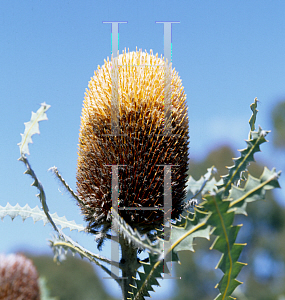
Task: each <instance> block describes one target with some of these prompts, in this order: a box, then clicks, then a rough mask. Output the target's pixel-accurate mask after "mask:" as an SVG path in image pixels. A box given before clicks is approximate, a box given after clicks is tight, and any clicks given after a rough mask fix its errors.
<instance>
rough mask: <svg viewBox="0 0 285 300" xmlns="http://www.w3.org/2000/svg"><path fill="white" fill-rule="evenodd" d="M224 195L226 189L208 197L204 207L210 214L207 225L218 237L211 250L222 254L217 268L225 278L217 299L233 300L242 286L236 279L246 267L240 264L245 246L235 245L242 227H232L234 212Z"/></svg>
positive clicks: (220, 285)
mask: <svg viewBox="0 0 285 300" xmlns="http://www.w3.org/2000/svg"><path fill="white" fill-rule="evenodd" d="M223 195H224V189H221V190H219V192H218V193H217V194H216V195H213V194H212V195H210V194H209V195H206V196H205V199H206V202H205V203H203V205H204V207H205V208H206V209H207V210H208V211H209V212H210V217H209V218H208V221H207V223H208V225H210V226H212V227H214V230H213V234H214V235H216V236H217V237H216V239H215V241H214V242H213V244H212V246H211V248H210V249H216V250H218V251H220V252H222V256H221V259H220V261H219V263H218V265H217V267H218V268H220V269H221V270H222V271H223V273H224V276H223V277H222V279H221V281H220V282H219V284H218V285H217V287H218V288H219V290H220V293H221V294H220V295H218V297H217V298H216V299H231V294H232V292H233V291H234V289H235V288H236V287H237V286H238V285H239V284H240V282H239V281H237V280H236V277H237V275H238V274H239V272H240V271H241V269H242V267H243V266H244V265H246V264H244V263H241V262H238V258H239V256H240V253H241V251H242V249H243V247H244V246H245V244H236V243H235V240H236V237H237V234H238V231H239V229H240V227H241V225H239V226H233V225H232V224H233V221H234V212H229V211H228V209H229V204H230V201H228V200H223V199H222V197H223ZM220 296H221V297H220Z"/></svg>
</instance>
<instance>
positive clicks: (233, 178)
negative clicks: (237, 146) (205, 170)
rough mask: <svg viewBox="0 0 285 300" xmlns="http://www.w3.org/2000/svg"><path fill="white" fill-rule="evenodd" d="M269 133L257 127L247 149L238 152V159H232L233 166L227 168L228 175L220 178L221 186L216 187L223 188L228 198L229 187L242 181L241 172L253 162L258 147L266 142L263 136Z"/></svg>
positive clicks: (252, 133)
mask: <svg viewBox="0 0 285 300" xmlns="http://www.w3.org/2000/svg"><path fill="white" fill-rule="evenodd" d="M268 133H269V131H265V130H262V129H261V127H259V130H258V131H257V132H251V138H250V139H249V140H247V141H246V143H247V148H245V149H242V150H238V151H239V152H240V153H241V156H240V157H239V158H234V159H233V160H234V165H233V166H231V167H227V169H228V170H229V174H228V175H225V176H222V178H223V184H221V185H218V188H219V189H221V188H224V189H225V190H224V193H225V195H226V196H228V194H229V191H230V188H231V185H232V184H235V183H236V182H239V181H240V180H241V179H242V180H244V179H245V178H244V176H243V172H244V171H247V169H246V168H247V166H248V165H249V163H250V162H253V161H254V157H253V155H254V153H256V152H259V151H260V148H259V146H260V145H261V144H263V143H265V142H267V140H266V139H265V136H266V135H267V134H268Z"/></svg>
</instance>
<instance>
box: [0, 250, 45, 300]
mask: <svg viewBox="0 0 285 300" xmlns="http://www.w3.org/2000/svg"><path fill="white" fill-rule="evenodd" d="M0 299H6V300H22V299H25V300H40V288H39V284H38V273H37V270H36V268H35V266H34V265H33V263H32V261H31V260H30V259H28V258H26V257H25V256H24V255H21V254H9V255H7V256H5V255H4V254H0Z"/></svg>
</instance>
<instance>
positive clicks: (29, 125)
mask: <svg viewBox="0 0 285 300" xmlns="http://www.w3.org/2000/svg"><path fill="white" fill-rule="evenodd" d="M49 108H50V105H48V104H46V103H45V102H44V103H42V104H41V107H40V108H39V109H38V111H37V112H36V113H34V112H32V117H31V120H30V121H29V122H26V123H24V124H25V131H24V133H23V134H22V133H21V136H22V141H21V142H20V143H19V144H18V145H19V147H20V153H21V156H23V155H26V154H28V155H30V152H29V143H33V141H32V135H34V134H36V133H38V134H39V133H40V130H39V122H40V121H44V120H47V115H46V113H45V112H46V111H47V110H48V109H49Z"/></svg>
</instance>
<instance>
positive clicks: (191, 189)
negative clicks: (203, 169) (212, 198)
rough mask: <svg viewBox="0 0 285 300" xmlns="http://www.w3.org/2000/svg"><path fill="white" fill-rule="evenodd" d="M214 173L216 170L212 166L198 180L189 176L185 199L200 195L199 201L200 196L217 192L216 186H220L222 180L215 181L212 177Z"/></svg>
mask: <svg viewBox="0 0 285 300" xmlns="http://www.w3.org/2000/svg"><path fill="white" fill-rule="evenodd" d="M215 172H216V168H215V167H214V166H212V167H211V168H208V169H207V173H206V174H205V175H203V176H201V178H200V179H199V180H195V179H194V178H193V177H192V176H189V179H188V180H187V183H186V189H185V190H186V193H187V198H197V197H198V195H199V194H200V197H199V198H200V199H202V197H201V196H203V195H204V194H206V193H208V192H211V191H217V186H216V185H218V184H222V180H220V181H219V182H217V181H216V179H215V178H214V177H213V175H214V174H215Z"/></svg>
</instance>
